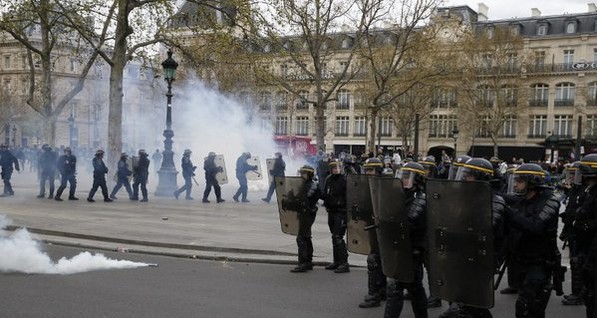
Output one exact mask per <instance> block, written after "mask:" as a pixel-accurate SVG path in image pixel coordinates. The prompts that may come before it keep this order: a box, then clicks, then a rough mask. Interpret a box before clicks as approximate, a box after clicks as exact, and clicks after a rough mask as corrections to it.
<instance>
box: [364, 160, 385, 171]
mask: <svg viewBox="0 0 597 318" xmlns="http://www.w3.org/2000/svg"><path fill="white" fill-rule="evenodd" d="M363 169H365V174H376V175H379V174H381V171H382V170H383V163H382V162H381V160H379V159H378V158H369V159H367V160H366V161H365V164H363Z"/></svg>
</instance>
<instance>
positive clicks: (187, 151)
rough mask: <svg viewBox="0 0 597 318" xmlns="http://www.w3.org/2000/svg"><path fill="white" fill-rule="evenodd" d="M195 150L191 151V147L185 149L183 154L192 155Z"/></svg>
mask: <svg viewBox="0 0 597 318" xmlns="http://www.w3.org/2000/svg"><path fill="white" fill-rule="evenodd" d="M192 153H193V152H192V151H191V149H185V150H184V153H183V156H190V155H191V154H192Z"/></svg>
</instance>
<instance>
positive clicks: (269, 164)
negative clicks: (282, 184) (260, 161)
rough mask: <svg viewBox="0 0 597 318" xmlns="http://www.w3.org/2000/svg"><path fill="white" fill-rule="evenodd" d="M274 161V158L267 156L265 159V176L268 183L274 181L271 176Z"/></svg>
mask: <svg viewBox="0 0 597 318" xmlns="http://www.w3.org/2000/svg"><path fill="white" fill-rule="evenodd" d="M275 163H276V159H275V158H267V159H265V166H266V167H267V177H268V179H267V180H268V181H269V183H272V182H273V181H274V177H273V176H272V173H271V171H272V169H274V164H275Z"/></svg>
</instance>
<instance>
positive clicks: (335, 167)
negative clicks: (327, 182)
mask: <svg viewBox="0 0 597 318" xmlns="http://www.w3.org/2000/svg"><path fill="white" fill-rule="evenodd" d="M329 166H330V172H331V173H332V174H342V173H343V172H344V164H343V163H342V161H340V160H339V159H333V160H332V161H330V163H329Z"/></svg>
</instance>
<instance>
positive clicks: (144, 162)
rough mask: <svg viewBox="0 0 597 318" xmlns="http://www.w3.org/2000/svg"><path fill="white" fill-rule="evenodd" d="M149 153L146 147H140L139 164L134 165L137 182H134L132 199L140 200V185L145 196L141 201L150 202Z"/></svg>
mask: <svg viewBox="0 0 597 318" xmlns="http://www.w3.org/2000/svg"><path fill="white" fill-rule="evenodd" d="M147 157H148V154H147V152H146V151H145V149H139V157H138V160H137V164H136V165H133V178H135V183H133V196H132V197H131V200H133V201H137V200H139V187H140V188H141V194H142V195H143V198H142V199H141V200H140V202H148V201H149V199H148V198H147V179H148V178H149V159H148V158H147Z"/></svg>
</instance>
